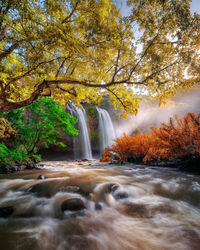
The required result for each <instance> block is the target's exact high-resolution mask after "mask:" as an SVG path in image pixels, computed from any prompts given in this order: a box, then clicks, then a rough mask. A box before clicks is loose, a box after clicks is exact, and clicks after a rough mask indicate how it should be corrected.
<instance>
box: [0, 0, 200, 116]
mask: <svg viewBox="0 0 200 250" xmlns="http://www.w3.org/2000/svg"><path fill="white" fill-rule="evenodd" d="M127 4H128V6H129V8H130V10H131V11H130V14H129V15H128V16H126V17H122V16H121V13H120V11H119V9H118V7H117V5H115V4H114V3H113V1H112V0H21V1H17V0H1V3H0V13H1V14H0V72H1V73H0V111H1V112H5V111H8V110H11V109H16V108H19V107H23V106H26V105H29V104H30V103H32V102H33V101H34V100H37V99H38V98H39V97H41V96H52V97H53V98H54V99H55V100H57V101H59V102H60V103H61V104H63V105H64V104H65V103H66V102H68V100H71V101H73V102H75V103H77V104H78V105H79V104H80V102H81V101H82V100H86V101H87V102H93V103H96V104H98V103H100V101H101V99H102V96H103V95H110V100H111V102H112V104H113V106H114V108H116V109H118V108H120V109H121V110H122V111H124V114H125V115H126V114H128V113H136V112H137V110H138V108H139V101H140V98H139V97H138V96H137V94H136V92H137V91H136V89H137V90H138V88H139V90H143V91H144V90H145V91H146V92H147V93H148V95H149V96H150V97H154V98H155V97H156V98H159V100H160V101H163V100H164V99H165V98H167V97H169V96H173V95H174V94H175V93H176V91H177V90H178V89H180V88H188V87H191V86H193V85H195V84H196V83H198V82H199V80H200V74H199V72H200V64H199V59H200V58H199V47H200V40H199V35H200V16H199V15H198V14H197V13H194V14H192V13H191V12H190V1H189V0H180V1H176V0H148V1H147V0H128V1H127ZM134 86H136V88H134Z"/></svg>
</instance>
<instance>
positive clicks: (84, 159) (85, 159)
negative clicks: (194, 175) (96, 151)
mask: <svg viewBox="0 0 200 250" xmlns="http://www.w3.org/2000/svg"><path fill="white" fill-rule="evenodd" d="M81 161H89V160H88V159H82V160H81Z"/></svg>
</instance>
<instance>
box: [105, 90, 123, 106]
mask: <svg viewBox="0 0 200 250" xmlns="http://www.w3.org/2000/svg"><path fill="white" fill-rule="evenodd" d="M106 90H107V91H108V92H110V93H112V94H113V95H114V96H115V97H116V99H117V100H118V101H119V102H120V103H121V104H122V106H123V107H124V109H126V106H125V105H124V103H123V102H122V100H121V99H120V98H119V97H118V96H117V95H116V94H115V93H114V92H113V91H112V90H111V89H109V88H106Z"/></svg>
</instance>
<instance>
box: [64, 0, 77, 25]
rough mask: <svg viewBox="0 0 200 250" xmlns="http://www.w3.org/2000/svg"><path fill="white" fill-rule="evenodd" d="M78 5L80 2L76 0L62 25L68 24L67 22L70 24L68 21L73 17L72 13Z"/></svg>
mask: <svg viewBox="0 0 200 250" xmlns="http://www.w3.org/2000/svg"><path fill="white" fill-rule="evenodd" d="M79 3H80V0H77V2H76V3H75V6H74V8H73V10H72V11H71V13H70V14H69V15H68V16H67V17H66V18H65V19H64V20H63V21H62V24H63V23H69V22H70V19H71V17H72V16H73V14H74V12H75V11H76V9H77V6H78V4H79Z"/></svg>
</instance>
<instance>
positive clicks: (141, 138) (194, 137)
mask: <svg viewBox="0 0 200 250" xmlns="http://www.w3.org/2000/svg"><path fill="white" fill-rule="evenodd" d="M194 157H200V114H197V115H195V114H194V113H188V114H187V115H186V116H185V117H184V118H183V119H179V118H178V116H177V115H176V116H175V117H174V118H170V121H169V123H168V124H165V123H161V127H160V128H155V127H151V133H150V134H146V133H144V134H133V135H132V136H128V135H126V134H124V135H123V137H122V138H118V139H116V140H115V144H113V145H112V147H111V148H106V149H105V151H104V154H103V156H102V157H101V159H100V161H102V162H104V161H110V160H113V159H119V160H124V161H133V162H134V161H135V162H144V163H145V162H152V161H161V160H175V159H185V158H194Z"/></svg>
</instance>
